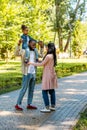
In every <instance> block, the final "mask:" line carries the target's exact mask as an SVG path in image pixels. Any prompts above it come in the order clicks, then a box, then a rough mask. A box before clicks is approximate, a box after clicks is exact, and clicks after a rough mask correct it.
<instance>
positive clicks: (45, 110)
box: [40, 108, 51, 113]
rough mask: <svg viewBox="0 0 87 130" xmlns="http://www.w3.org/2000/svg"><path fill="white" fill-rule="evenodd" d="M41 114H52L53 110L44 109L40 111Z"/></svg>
mask: <svg viewBox="0 0 87 130" xmlns="http://www.w3.org/2000/svg"><path fill="white" fill-rule="evenodd" d="M40 112H43V113H50V112H51V110H50V109H47V108H44V109H42V110H40Z"/></svg>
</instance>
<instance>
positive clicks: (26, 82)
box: [17, 74, 36, 105]
mask: <svg viewBox="0 0 87 130" xmlns="http://www.w3.org/2000/svg"><path fill="white" fill-rule="evenodd" d="M35 77H36V76H35V74H28V75H23V79H22V88H21V91H20V94H19V97H18V100H17V104H18V105H20V104H21V103H22V99H23V97H24V95H25V92H26V90H27V89H28V99H27V104H31V103H32V100H33V92H34V87H35Z"/></svg>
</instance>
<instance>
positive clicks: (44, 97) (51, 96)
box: [42, 89, 56, 107]
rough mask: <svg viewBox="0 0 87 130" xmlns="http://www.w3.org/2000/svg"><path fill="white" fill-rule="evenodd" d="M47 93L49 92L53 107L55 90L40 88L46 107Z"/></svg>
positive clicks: (47, 105)
mask: <svg viewBox="0 0 87 130" xmlns="http://www.w3.org/2000/svg"><path fill="white" fill-rule="evenodd" d="M48 94H50V101H51V106H53V107H55V102H56V97H55V90H54V89H51V90H42V95H43V99H44V103H45V106H46V107H49V106H50V103H49V95H48Z"/></svg>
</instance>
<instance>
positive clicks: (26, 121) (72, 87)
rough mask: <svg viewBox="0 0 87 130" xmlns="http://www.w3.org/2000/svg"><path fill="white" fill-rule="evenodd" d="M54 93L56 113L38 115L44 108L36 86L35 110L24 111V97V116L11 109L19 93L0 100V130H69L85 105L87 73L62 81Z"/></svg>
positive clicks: (86, 100)
mask: <svg viewBox="0 0 87 130" xmlns="http://www.w3.org/2000/svg"><path fill="white" fill-rule="evenodd" d="M58 82H59V88H58V89H57V90H56V95H57V106H56V112H51V113H49V114H44V113H40V109H41V108H42V107H43V106H44V104H43V100H42V95H41V84H39V85H36V89H35V95H34V102H33V103H34V104H35V105H36V106H38V110H33V111H31V110H26V96H27V94H26V96H25V97H24V100H23V108H24V111H23V112H17V111H15V109H14V105H15V103H16V100H17V97H18V94H19V90H18V91H13V92H11V93H7V94H3V95H1V96H0V130H71V129H72V127H73V125H75V123H76V121H77V119H78V114H79V112H80V111H81V110H82V109H83V108H84V106H85V105H86V104H87V72H85V73H81V74H77V75H74V76H69V77H65V78H61V79H59V80H58Z"/></svg>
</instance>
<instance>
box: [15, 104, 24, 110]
mask: <svg viewBox="0 0 87 130" xmlns="http://www.w3.org/2000/svg"><path fill="white" fill-rule="evenodd" d="M15 109H16V110H18V111H23V108H22V107H20V106H19V105H15Z"/></svg>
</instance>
